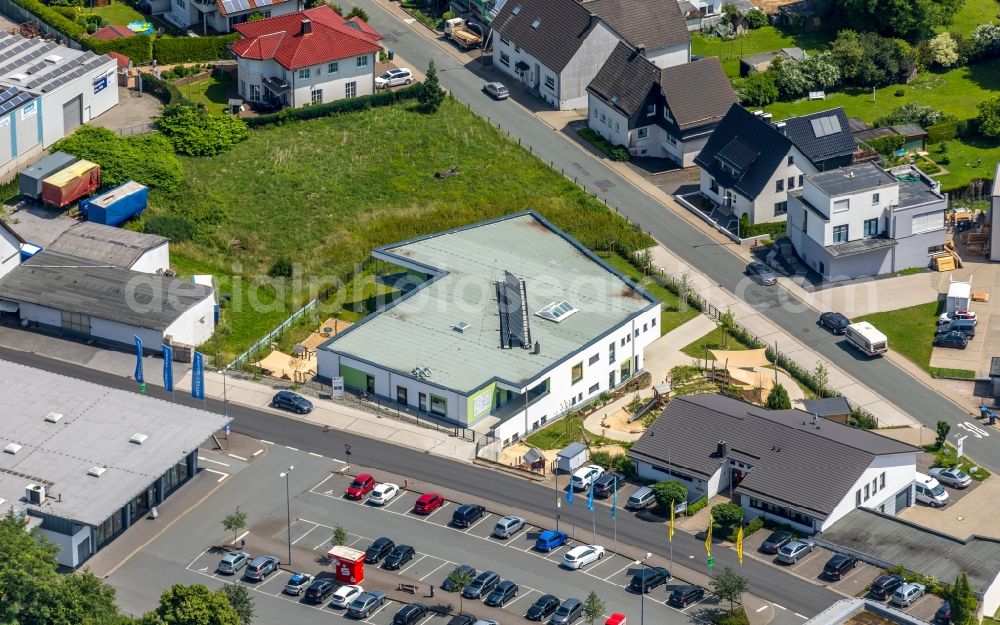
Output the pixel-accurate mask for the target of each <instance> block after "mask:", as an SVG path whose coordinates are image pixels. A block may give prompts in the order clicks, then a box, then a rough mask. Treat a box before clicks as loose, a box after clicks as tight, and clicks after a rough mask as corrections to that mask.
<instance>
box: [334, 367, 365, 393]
mask: <svg viewBox="0 0 1000 625" xmlns="http://www.w3.org/2000/svg"><path fill="white" fill-rule="evenodd" d="M340 375H341V377H343V378H344V386H346V387H347V388H355V389H366V388H368V374H367V373H365V372H364V371H359V370H357V369H355V368H353V367H348V366H347V365H345V364H343V363H341V365H340Z"/></svg>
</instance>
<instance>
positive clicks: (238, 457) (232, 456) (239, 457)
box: [226, 454, 247, 462]
mask: <svg viewBox="0 0 1000 625" xmlns="http://www.w3.org/2000/svg"><path fill="white" fill-rule="evenodd" d="M226 455H227V456H229V457H230V458H236V459H237V460H242V461H243V462H246V461H247V459H246V458H244V457H243V456H237V455H236V454H226Z"/></svg>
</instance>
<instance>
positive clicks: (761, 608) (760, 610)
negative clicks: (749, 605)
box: [754, 605, 767, 612]
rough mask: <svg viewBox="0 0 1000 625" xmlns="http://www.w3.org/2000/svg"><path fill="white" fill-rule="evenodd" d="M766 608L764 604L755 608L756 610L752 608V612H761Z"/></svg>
mask: <svg viewBox="0 0 1000 625" xmlns="http://www.w3.org/2000/svg"><path fill="white" fill-rule="evenodd" d="M766 609H767V606H766V605H762V606H760V607H759V608H757V609H756V610H754V612H763V611H764V610H766Z"/></svg>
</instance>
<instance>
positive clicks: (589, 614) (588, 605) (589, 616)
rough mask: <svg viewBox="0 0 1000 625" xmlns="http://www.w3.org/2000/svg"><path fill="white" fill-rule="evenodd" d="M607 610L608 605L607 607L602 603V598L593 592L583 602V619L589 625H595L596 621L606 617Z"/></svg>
mask: <svg viewBox="0 0 1000 625" xmlns="http://www.w3.org/2000/svg"><path fill="white" fill-rule="evenodd" d="M606 608H607V605H605V603H604V602H603V601H601V598H600V597H598V596H597V593H596V592H594V591H593V590H592V591H590V594H589V595H587V598H586V599H585V600H584V602H583V618H584V620H585V621H587V623H588V625H594V621H596V620H597V619H599V618H601V617H602V616H603V615H604V610H605V609H606Z"/></svg>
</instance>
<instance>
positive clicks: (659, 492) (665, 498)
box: [653, 480, 688, 512]
mask: <svg viewBox="0 0 1000 625" xmlns="http://www.w3.org/2000/svg"><path fill="white" fill-rule="evenodd" d="M653 494H654V495H655V496H656V505H657V506H659V508H660V509H661V510H666V511H668V512H669V511H670V502H671V501H672V502H674V505H677V504H679V503H681V502H685V501H687V495H688V489H687V487H686V486H684V485H683V484H681V483H680V482H678V481H677V480H666V481H663V482H657V483H656V484H653Z"/></svg>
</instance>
